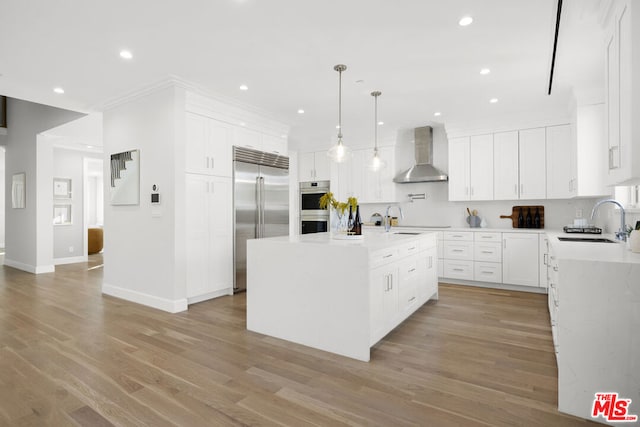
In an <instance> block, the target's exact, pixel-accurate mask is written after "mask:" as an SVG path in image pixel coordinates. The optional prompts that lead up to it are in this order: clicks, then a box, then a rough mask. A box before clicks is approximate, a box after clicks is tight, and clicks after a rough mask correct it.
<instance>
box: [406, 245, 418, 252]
mask: <svg viewBox="0 0 640 427" xmlns="http://www.w3.org/2000/svg"><path fill="white" fill-rule="evenodd" d="M415 248H416V247H415V246H412V247H410V248H409V249H407V250H409V251H413V250H415Z"/></svg>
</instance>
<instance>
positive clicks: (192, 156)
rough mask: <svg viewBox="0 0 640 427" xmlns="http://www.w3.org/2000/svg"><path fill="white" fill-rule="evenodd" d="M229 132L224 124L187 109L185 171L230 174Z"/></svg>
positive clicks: (231, 138)
mask: <svg viewBox="0 0 640 427" xmlns="http://www.w3.org/2000/svg"><path fill="white" fill-rule="evenodd" d="M233 134H234V133H233V126H232V125H230V124H228V123H225V122H221V121H218V120H214V119H211V118H209V117H205V116H201V115H199V114H194V113H189V112H187V113H186V138H187V141H186V144H185V158H186V164H185V171H186V172H189V173H197V174H204V175H216V176H231V162H232V159H231V146H232V143H233Z"/></svg>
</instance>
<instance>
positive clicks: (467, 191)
mask: <svg viewBox="0 0 640 427" xmlns="http://www.w3.org/2000/svg"><path fill="white" fill-rule="evenodd" d="M464 195H465V196H468V195H469V187H464Z"/></svg>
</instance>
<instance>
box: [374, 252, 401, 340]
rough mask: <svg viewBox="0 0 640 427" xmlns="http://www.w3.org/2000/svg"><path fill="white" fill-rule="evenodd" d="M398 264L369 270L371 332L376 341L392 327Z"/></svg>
mask: <svg viewBox="0 0 640 427" xmlns="http://www.w3.org/2000/svg"><path fill="white" fill-rule="evenodd" d="M398 290H399V283H398V265H397V263H392V264H387V265H384V266H382V267H378V268H376V269H373V270H372V271H371V334H372V337H375V338H373V339H374V340H375V341H373V342H377V341H379V340H380V338H382V337H383V336H385V335H386V334H387V333H389V331H390V330H391V329H392V328H390V326H389V325H391V324H392V323H393V320H394V318H395V316H396V312H397V310H398Z"/></svg>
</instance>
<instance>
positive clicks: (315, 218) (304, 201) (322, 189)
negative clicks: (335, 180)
mask: <svg viewBox="0 0 640 427" xmlns="http://www.w3.org/2000/svg"><path fill="white" fill-rule="evenodd" d="M329 191H331V188H330V183H329V181H311V182H301V183H300V233H301V234H310V233H324V232H326V231H329V210H328V209H320V197H322V195H323V194H325V193H328V192H329Z"/></svg>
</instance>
